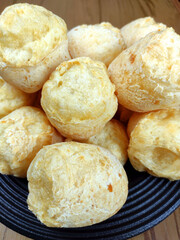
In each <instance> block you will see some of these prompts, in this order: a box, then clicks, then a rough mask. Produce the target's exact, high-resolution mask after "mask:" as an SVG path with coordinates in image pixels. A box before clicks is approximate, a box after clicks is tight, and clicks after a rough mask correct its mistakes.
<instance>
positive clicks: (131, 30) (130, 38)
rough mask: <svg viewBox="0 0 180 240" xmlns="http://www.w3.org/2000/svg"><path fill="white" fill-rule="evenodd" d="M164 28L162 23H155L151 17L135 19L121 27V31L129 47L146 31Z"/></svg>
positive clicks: (146, 32) (144, 34) (143, 35)
mask: <svg viewBox="0 0 180 240" xmlns="http://www.w3.org/2000/svg"><path fill="white" fill-rule="evenodd" d="M165 28H166V25H164V24H162V23H156V22H155V21H154V19H153V18H152V17H144V18H139V19H136V20H134V21H132V22H130V23H128V24H126V25H125V26H124V27H122V28H121V33H122V36H123V38H124V42H125V44H126V45H127V47H130V46H131V45H132V44H134V43H135V42H136V41H138V40H139V39H141V38H143V37H145V36H146V35H147V34H148V33H150V32H154V31H160V30H163V29H165Z"/></svg>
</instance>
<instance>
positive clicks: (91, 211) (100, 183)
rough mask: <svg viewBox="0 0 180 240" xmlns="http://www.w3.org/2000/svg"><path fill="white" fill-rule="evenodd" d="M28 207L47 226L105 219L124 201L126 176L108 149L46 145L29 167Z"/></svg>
mask: <svg viewBox="0 0 180 240" xmlns="http://www.w3.org/2000/svg"><path fill="white" fill-rule="evenodd" d="M27 176H28V181H29V183H28V188H29V195H28V200H27V202H28V207H29V209H30V210H31V211H33V213H34V214H35V215H36V216H37V217H38V219H39V220H40V221H41V222H43V223H44V224H45V225H47V226H49V227H83V226H88V225H92V224H95V223H98V222H101V221H103V220H105V219H107V218H109V217H110V216H112V215H114V214H115V213H116V212H117V211H119V209H120V208H121V207H122V206H123V204H124V203H125V201H126V198H127V194H128V180H127V176H126V173H125V171H124V169H123V167H122V165H121V164H120V162H119V161H118V160H117V159H116V158H115V157H114V156H113V155H112V154H110V152H109V151H107V150H106V149H104V148H101V147H98V146H96V145H92V144H84V143H76V142H68V143H67V142H66V143H58V144H53V145H50V146H46V147H44V148H43V149H42V150H40V151H39V153H38V154H37V155H36V157H35V159H34V160H33V162H32V163H31V165H30V167H29V169H28V174H27Z"/></svg>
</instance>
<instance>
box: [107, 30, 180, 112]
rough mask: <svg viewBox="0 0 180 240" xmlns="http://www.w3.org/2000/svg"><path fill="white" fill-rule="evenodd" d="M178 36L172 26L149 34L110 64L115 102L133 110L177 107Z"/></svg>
mask: <svg viewBox="0 0 180 240" xmlns="http://www.w3.org/2000/svg"><path fill="white" fill-rule="evenodd" d="M179 53H180V36H179V35H178V34H177V33H175V32H174V30H173V29H172V28H167V29H165V30H162V31H157V32H153V33H150V34H148V35H147V36H146V37H144V38H142V39H141V40H139V41H137V42H136V43H134V44H133V45H132V46H131V47H129V48H127V49H126V50H124V51H123V52H122V53H121V54H120V55H119V56H118V57H117V58H116V59H115V60H114V61H113V62H112V63H111V64H110V66H109V69H108V70H109V75H110V79H111V80H112V82H113V83H114V84H115V86H116V93H117V97H118V101H119V103H120V104H121V105H123V106H124V107H126V108H127V109H130V110H132V111H135V112H148V111H153V110H157V109H167V108H172V107H179V106H180V54H179Z"/></svg>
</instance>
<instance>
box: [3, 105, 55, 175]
mask: <svg viewBox="0 0 180 240" xmlns="http://www.w3.org/2000/svg"><path fill="white" fill-rule="evenodd" d="M53 132H54V129H53V127H52V126H51V125H50V123H49V121H48V119H47V117H46V116H45V114H44V113H43V112H42V111H41V110H40V109H38V108H35V107H21V108H19V109H17V110H15V111H13V112H12V113H10V114H9V115H7V116H5V117H4V118H2V119H1V120H0V173H2V174H8V175H14V176H17V177H26V172H27V169H28V167H29V164H30V163H31V161H32V160H33V158H34V157H35V155H36V153H37V152H38V151H39V150H40V149H41V148H42V147H43V146H45V145H48V144H51V143H52V136H53Z"/></svg>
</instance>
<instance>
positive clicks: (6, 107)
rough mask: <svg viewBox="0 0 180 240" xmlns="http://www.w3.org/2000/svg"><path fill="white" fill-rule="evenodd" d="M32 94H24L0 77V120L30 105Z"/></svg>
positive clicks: (32, 99) (32, 98)
mask: <svg viewBox="0 0 180 240" xmlns="http://www.w3.org/2000/svg"><path fill="white" fill-rule="evenodd" d="M34 99H35V95H34V94H28V93H24V92H22V91H20V90H18V89H17V88H15V87H14V86H12V85H10V84H8V83H7V82H5V81H4V80H3V79H2V78H1V77H0V118H2V117H4V116H6V115H8V114H9V113H11V112H12V111H14V110H15V109H17V108H20V107H22V106H26V105H31V104H32V103H33V101H34Z"/></svg>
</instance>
